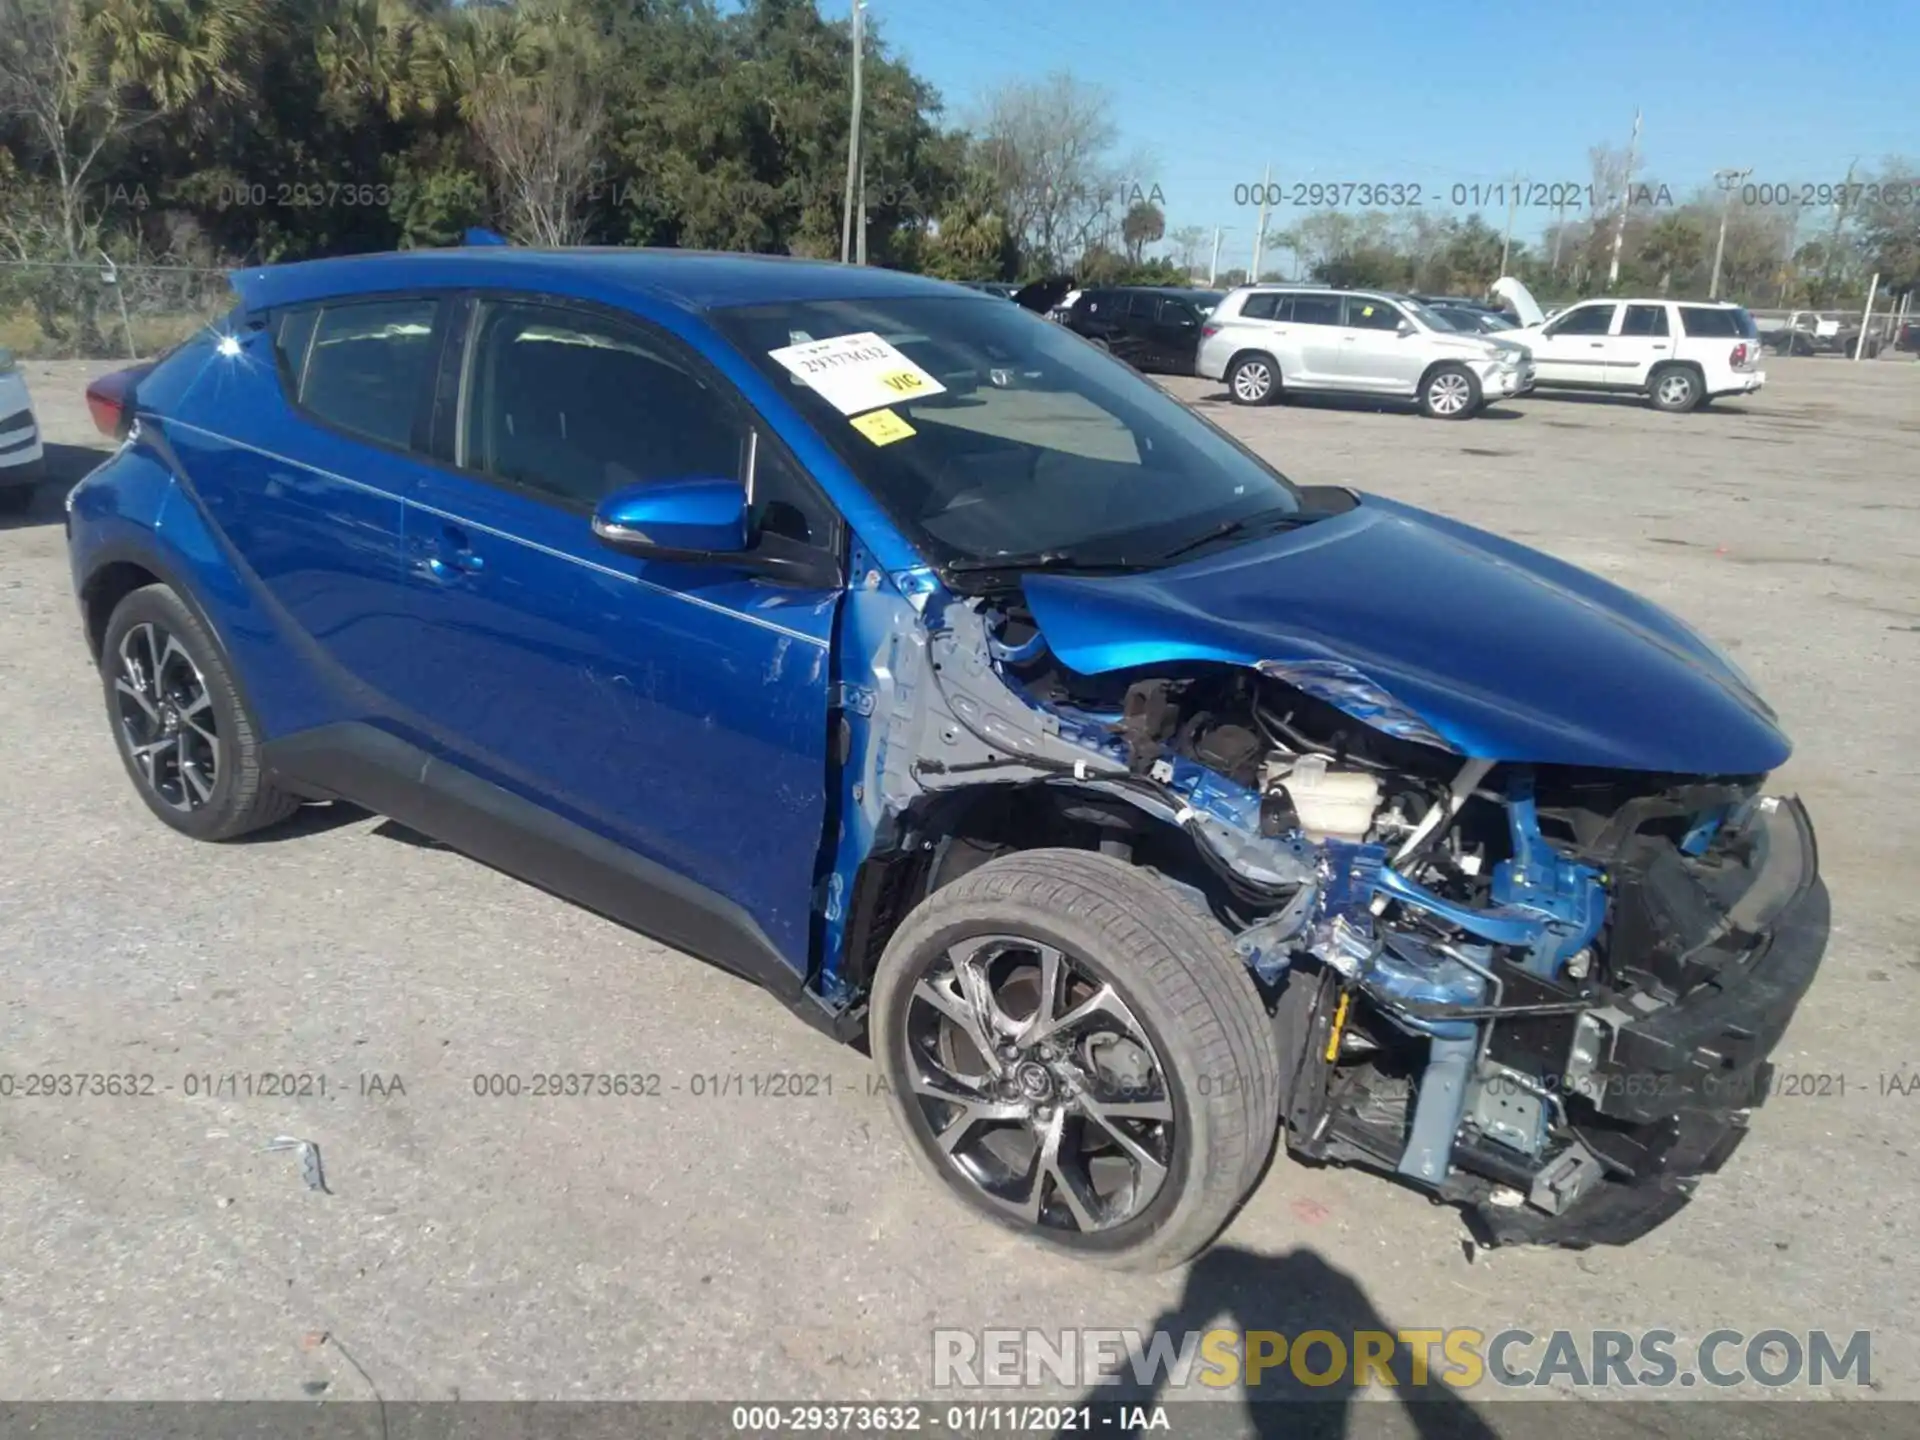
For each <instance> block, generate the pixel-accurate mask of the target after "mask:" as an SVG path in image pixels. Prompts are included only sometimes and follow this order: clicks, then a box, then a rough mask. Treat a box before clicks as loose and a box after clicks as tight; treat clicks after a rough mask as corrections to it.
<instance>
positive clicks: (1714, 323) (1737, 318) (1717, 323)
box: [1680, 305, 1760, 340]
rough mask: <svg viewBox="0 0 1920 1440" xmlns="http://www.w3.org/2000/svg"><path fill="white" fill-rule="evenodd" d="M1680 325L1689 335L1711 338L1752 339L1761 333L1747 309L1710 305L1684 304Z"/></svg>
mask: <svg viewBox="0 0 1920 1440" xmlns="http://www.w3.org/2000/svg"><path fill="white" fill-rule="evenodd" d="M1680 326H1681V328H1682V329H1683V330H1685V331H1686V332H1687V334H1689V335H1697V336H1701V337H1703V338H1705V339H1709V340H1716V339H1726V340H1751V339H1753V338H1754V337H1755V336H1757V335H1758V334H1759V333H1760V330H1759V327H1758V326H1756V325H1755V324H1754V323H1753V317H1752V316H1751V315H1749V314H1748V313H1747V312H1746V311H1744V310H1723V309H1721V308H1720V307H1719V306H1709V305H1682V306H1681V307H1680Z"/></svg>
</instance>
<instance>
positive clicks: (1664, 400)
mask: <svg viewBox="0 0 1920 1440" xmlns="http://www.w3.org/2000/svg"><path fill="white" fill-rule="evenodd" d="M1706 393H1707V387H1706V385H1705V384H1704V383H1702V381H1701V379H1700V376H1699V374H1698V372H1696V371H1694V370H1692V369H1690V368H1688V367H1687V366H1685V365H1669V366H1667V367H1666V368H1665V369H1663V370H1656V371H1654V372H1653V375H1652V376H1651V378H1650V379H1649V380H1648V382H1647V398H1648V399H1649V400H1650V401H1651V402H1652V404H1653V408H1654V409H1656V410H1664V411H1666V412H1667V413H1668V414H1669V415H1684V414H1686V413H1687V412H1688V411H1689V410H1693V409H1695V408H1697V407H1698V406H1699V404H1700V400H1701V397H1703V396H1704V395H1705V394H1706Z"/></svg>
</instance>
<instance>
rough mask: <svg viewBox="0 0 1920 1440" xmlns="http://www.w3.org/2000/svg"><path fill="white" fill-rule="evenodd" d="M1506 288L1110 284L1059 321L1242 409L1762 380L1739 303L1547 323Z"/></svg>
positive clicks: (1522, 292)
mask: <svg viewBox="0 0 1920 1440" xmlns="http://www.w3.org/2000/svg"><path fill="white" fill-rule="evenodd" d="M1495 289H1496V292H1497V293H1499V294H1500V295H1501V296H1502V298H1503V299H1504V300H1505V301H1506V307H1502V306H1494V305H1489V304H1487V303H1485V302H1482V301H1477V300H1471V299H1466V298H1463V297H1460V296H1415V295H1402V294H1398V293H1395V292H1392V291H1387V290H1358V289H1340V288H1335V287H1330V286H1323V285H1289V284H1259V285H1243V286H1240V287H1239V288H1237V289H1235V290H1232V291H1229V292H1226V293H1225V294H1222V293H1221V292H1219V291H1213V290H1187V289H1179V288H1172V287H1167V288H1152V287H1105V288H1094V289H1088V290H1082V291H1077V292H1073V293H1071V294H1069V295H1068V296H1067V297H1066V299H1065V300H1064V301H1063V302H1062V303H1061V305H1060V306H1058V307H1057V308H1056V309H1055V310H1054V311H1053V312H1052V313H1053V317H1054V318H1055V319H1057V320H1059V321H1060V322H1061V323H1062V324H1064V325H1066V326H1067V328H1069V329H1071V330H1073V331H1075V332H1076V333H1078V334H1080V335H1082V336H1084V337H1086V338H1087V339H1088V340H1090V341H1092V342H1093V343H1094V344H1096V345H1098V346H1100V347H1101V348H1102V349H1105V350H1109V351H1111V352H1112V353H1113V354H1114V355H1115V356H1117V357H1119V358H1120V359H1123V360H1125V361H1127V362H1128V363H1129V364H1131V365H1133V366H1135V367H1136V368H1137V369H1141V370H1155V371H1162V372H1165V373H1168V374H1175V375H1199V376H1201V377H1203V378H1205V379H1209V380H1218V381H1221V382H1223V383H1224V384H1225V385H1226V387H1227V393H1228V395H1229V396H1230V397H1231V398H1232V400H1233V401H1234V403H1236V404H1240V405H1268V404H1272V403H1274V402H1275V401H1277V400H1280V399H1282V398H1284V397H1285V396H1286V395H1287V394H1289V393H1296V392H1297V393H1341V394H1354V395H1378V396H1386V397H1390V398H1396V399H1404V400H1409V401H1411V402H1413V403H1414V404H1416V405H1418V407H1419V408H1420V410H1421V411H1422V412H1423V413H1424V414H1426V415H1429V416H1432V417H1434V418H1437V419H1449V420H1463V419H1466V418H1468V417H1470V416H1472V415H1476V414H1478V413H1479V412H1480V411H1481V410H1482V409H1483V408H1484V407H1485V406H1486V405H1487V404H1489V403H1491V402H1493V401H1496V400H1506V399H1513V398H1516V397H1518V396H1522V395H1526V394H1528V393H1530V392H1531V391H1533V390H1535V389H1536V388H1538V389H1549V390H1566V391H1577V390H1586V391H1600V392H1606V393H1615V394H1625V395H1641V396H1644V397H1646V399H1647V400H1648V401H1649V403H1651V404H1652V405H1653V406H1654V407H1655V408H1656V409H1660V410H1668V411H1674V412H1683V411H1688V410H1692V409H1694V408H1695V407H1697V406H1700V405H1703V404H1705V403H1707V402H1708V401H1710V400H1712V399H1714V398H1715V397H1716V396H1722V395H1746V394H1751V393H1753V392H1754V391H1756V390H1758V389H1760V387H1761V386H1762V385H1764V384H1765V383H1766V378H1767V377H1766V372H1765V371H1764V370H1762V369H1761V368H1760V362H1761V358H1762V354H1763V347H1762V345H1761V341H1760V333H1759V330H1758V328H1757V327H1756V326H1755V324H1754V321H1753V317H1752V316H1751V315H1749V314H1748V313H1747V312H1746V311H1745V310H1743V309H1742V308H1741V307H1739V306H1738V305H1733V304H1728V303H1724V302H1717V301H1676V300H1665V299H1624V300H1614V299H1608V300H1587V301H1582V302H1580V303H1579V304H1576V305H1571V306H1568V307H1567V308H1565V309H1563V310H1560V311H1557V312H1556V313H1554V314H1553V315H1552V316H1551V317H1549V316H1548V315H1546V314H1544V313H1543V312H1542V311H1541V310H1540V308H1539V306H1538V305H1537V304H1535V303H1534V301H1533V297H1532V296H1531V295H1529V294H1527V292H1526V289H1525V287H1524V286H1522V285H1520V284H1519V282H1518V281H1514V280H1502V281H1501V282H1500V283H1499V285H1497V286H1496V287H1495ZM1507 307H1510V308H1507Z"/></svg>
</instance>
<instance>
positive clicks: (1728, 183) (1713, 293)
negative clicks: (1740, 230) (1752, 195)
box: [1707, 166, 1753, 300]
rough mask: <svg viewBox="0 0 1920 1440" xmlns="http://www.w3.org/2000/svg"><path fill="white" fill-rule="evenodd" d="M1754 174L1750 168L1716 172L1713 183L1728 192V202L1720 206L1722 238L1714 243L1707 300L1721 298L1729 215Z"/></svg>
mask: <svg viewBox="0 0 1920 1440" xmlns="http://www.w3.org/2000/svg"><path fill="white" fill-rule="evenodd" d="M1752 173H1753V169H1752V167H1751V166H1749V167H1748V168H1747V169H1745V170H1716V171H1714V172H1713V183H1714V184H1716V185H1718V186H1719V187H1720V188H1721V190H1723V191H1725V192H1726V196H1727V198H1726V200H1725V201H1724V202H1723V203H1722V204H1721V206H1720V238H1719V239H1718V240H1716V241H1714V242H1713V279H1712V280H1710V281H1708V282H1707V298H1708V299H1709V300H1718V299H1719V298H1720V257H1721V256H1723V255H1725V254H1726V253H1727V215H1728V213H1729V212H1730V211H1731V210H1732V209H1733V197H1734V195H1735V194H1736V193H1737V192H1738V191H1739V189H1740V187H1741V186H1742V185H1744V184H1746V182H1747V176H1749V175H1751V174H1752Z"/></svg>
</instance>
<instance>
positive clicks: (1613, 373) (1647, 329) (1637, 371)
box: [1607, 303, 1674, 390]
mask: <svg viewBox="0 0 1920 1440" xmlns="http://www.w3.org/2000/svg"><path fill="white" fill-rule="evenodd" d="M1673 349H1674V337H1673V334H1672V328H1671V326H1670V325H1669V324H1668V319H1667V307H1666V306H1665V305H1664V304H1660V303H1653V304H1646V305H1623V306H1621V307H1620V319H1619V333H1618V334H1616V335H1615V336H1614V337H1613V344H1612V346H1611V347H1610V349H1609V351H1608V355H1607V373H1608V375H1609V376H1610V377H1611V378H1612V381H1613V383H1614V384H1615V385H1620V386H1626V387H1630V388H1632V389H1635V390H1640V389H1644V388H1645V387H1646V383H1647V376H1648V374H1649V373H1650V372H1651V371H1652V369H1653V367H1654V366H1655V365H1658V364H1659V363H1660V362H1661V361H1662V360H1670V359H1672V358H1673Z"/></svg>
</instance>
